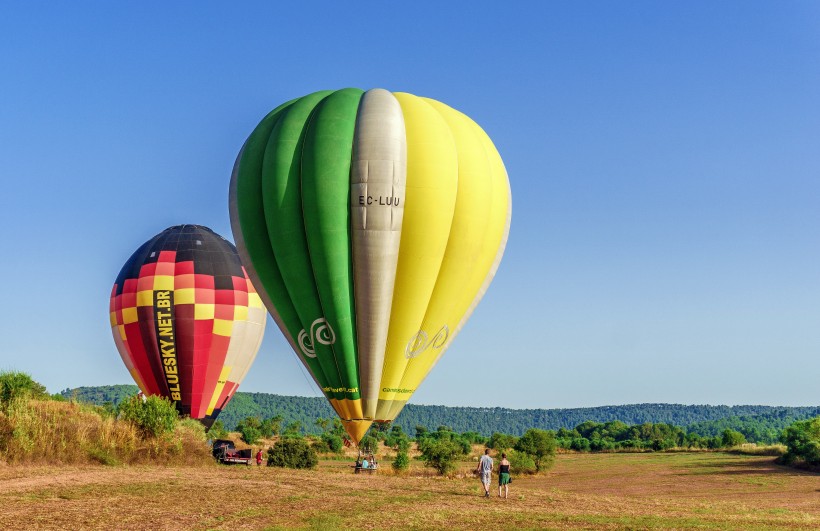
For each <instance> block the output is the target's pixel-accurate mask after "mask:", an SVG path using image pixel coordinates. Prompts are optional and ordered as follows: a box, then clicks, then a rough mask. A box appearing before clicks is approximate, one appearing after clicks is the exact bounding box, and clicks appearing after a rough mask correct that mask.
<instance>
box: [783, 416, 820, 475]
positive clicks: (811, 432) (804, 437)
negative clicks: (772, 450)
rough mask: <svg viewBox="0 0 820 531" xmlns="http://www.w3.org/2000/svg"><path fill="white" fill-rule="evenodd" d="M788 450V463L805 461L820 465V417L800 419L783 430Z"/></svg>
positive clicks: (785, 459)
mask: <svg viewBox="0 0 820 531" xmlns="http://www.w3.org/2000/svg"><path fill="white" fill-rule="evenodd" d="M781 440H782V441H783V444H785V445H786V448H787V451H786V454H785V455H784V456H783V460H784V461H785V462H786V463H793V462H795V461H804V462H805V463H806V464H807V465H810V466H820V417H815V418H813V419H808V420H800V421H797V422H795V423H793V424H792V425H791V426H789V427H788V428H786V429H785V430H784V431H783V435H782V436H781Z"/></svg>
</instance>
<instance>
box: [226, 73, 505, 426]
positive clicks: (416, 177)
mask: <svg viewBox="0 0 820 531" xmlns="http://www.w3.org/2000/svg"><path fill="white" fill-rule="evenodd" d="M230 211H231V225H232V230H233V233H234V237H235V239H236V242H237V248H238V250H239V253H240V255H241V256H242V260H243V263H244V264H245V265H246V267H247V269H248V274H249V275H250V277H251V279H252V280H253V281H254V283H255V284H256V286H257V288H258V289H259V292H260V296H261V297H262V300H263V301H264V303H265V305H266V306H267V308H268V310H269V311H270V312H271V314H272V315H273V317H274V320H275V321H276V323H277V324H278V325H279V328H280V329H281V330H282V332H283V334H284V335H285V337H286V338H287V340H288V341H289V342H290V344H291V346H292V348H293V350H294V351H295V352H296V354H297V355H298V356H299V358H300V360H301V361H302V362H303V364H304V365H305V366H306V367H307V369H308V370H309V371H310V374H311V375H312V376H313V378H314V380H315V381H316V383H317V385H318V386H319V387H320V388H321V389H322V391H323V392H324V394H325V396H326V397H327V398H328V400H329V401H330V403H331V405H332V406H333V408H334V409H335V410H336V412H337V413H338V414H339V416H340V417H341V419H342V420H343V421H344V423H345V427H346V429H347V431H348V433H349V434H350V435H351V437H352V438H353V439H354V441H356V442H358V441H359V439H360V438H361V436H362V435H363V434H364V432H365V431H366V430H367V428H368V427H369V425H370V423H371V422H372V421H374V420H375V421H390V420H393V419H395V418H396V416H397V415H398V413H399V412H400V411H401V409H402V407H403V406H404V404H406V402H407V400H408V398H409V397H410V395H412V393H413V392H414V391H415V390H416V388H417V387H418V386H419V384H420V383H421V382H422V380H423V379H424V378H425V376H426V375H427V374H428V372H429V371H430V369H431V368H432V367H433V365H435V363H436V362H437V361H438V359H439V358H440V357H441V355H442V354H443V352H444V351H445V350H446V349H447V347H448V346H449V345H450V343H451V342H452V341H453V338H454V337H455V336H456V334H457V333H458V332H459V330H460V329H461V327H462V326H463V325H464V323H465V321H466V320H467V318H468V317H469V315H470V314H471V313H472V311H473V309H474V308H475V306H476V305H477V304H478V302H479V300H480V299H481V297H482V295H483V294H484V292H485V291H486V289H487V287H488V285H489V283H490V281H491V279H492V277H493V275H494V274H495V271H496V269H497V268H498V265H499V262H500V260H501V256H502V254H503V250H504V246H505V244H506V240H507V234H508V231H509V224H510V216H511V198H510V188H509V181H508V179H507V174H506V171H505V169H504V165H503V163H502V161H501V158H500V156H499V155H498V152H497V151H496V149H495V147H494V146H493V143H492V142H491V141H490V139H489V137H488V136H487V135H486V133H485V132H484V131H483V130H482V129H481V128H480V127H479V126H478V125H476V123H475V122H473V121H472V120H471V119H470V118H468V117H467V116H465V115H464V114H462V113H460V112H458V111H456V110H454V109H452V108H450V107H448V106H446V105H444V104H442V103H440V102H437V101H434V100H431V99H427V98H419V97H416V96H413V95H411V94H405V93H391V92H388V91H386V90H382V89H373V90H369V91H367V92H364V91H362V90H359V89H343V90H338V91H322V92H316V93H313V94H309V95H307V96H304V97H302V98H298V99H295V100H292V101H290V102H287V103H285V104H283V105H281V106H279V107H277V108H276V109H274V110H273V111H272V112H271V113H270V114H268V116H266V117H265V118H264V119H263V120H262V122H261V123H260V124H259V125H258V126H257V127H256V129H255V130H254V131H253V133H252V134H251V136H250V137H249V138H248V140H247V141H246V142H245V145H244V147H243V148H242V151H241V152H240V154H239V157H238V159H237V162H236V165H235V167H234V172H233V176H232V179H231V194H230Z"/></svg>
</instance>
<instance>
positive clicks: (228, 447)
mask: <svg viewBox="0 0 820 531" xmlns="http://www.w3.org/2000/svg"><path fill="white" fill-rule="evenodd" d="M252 454H253V450H252V449H250V448H248V449H246V450H237V449H236V446H235V445H234V443H233V441H231V440H229V439H217V440H215V441H214V445H213V455H214V458H215V459H216V460H217V461H219V462H220V463H222V464H225V465H248V466H250V464H251V461H252V460H253V455H252Z"/></svg>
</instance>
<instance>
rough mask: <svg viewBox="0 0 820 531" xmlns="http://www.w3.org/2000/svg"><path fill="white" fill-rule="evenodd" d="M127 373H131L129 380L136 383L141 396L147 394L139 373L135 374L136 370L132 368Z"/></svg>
mask: <svg viewBox="0 0 820 531" xmlns="http://www.w3.org/2000/svg"><path fill="white" fill-rule="evenodd" d="M128 372H130V373H131V378H133V379H134V381H135V382H137V387H139V388H140V391H142V393H143V394H148V391H146V390H145V384H144V383H143V382H142V378H140V373H138V372H137V369H135V368H133V367H132V368H131V369H128Z"/></svg>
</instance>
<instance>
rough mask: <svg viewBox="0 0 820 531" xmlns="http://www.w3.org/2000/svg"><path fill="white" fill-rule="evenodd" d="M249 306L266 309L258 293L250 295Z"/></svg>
mask: <svg viewBox="0 0 820 531" xmlns="http://www.w3.org/2000/svg"><path fill="white" fill-rule="evenodd" d="M248 306H249V307H250V308H264V307H265V305H264V304H262V298H261V297H260V296H259V295H258V294H257V293H248Z"/></svg>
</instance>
